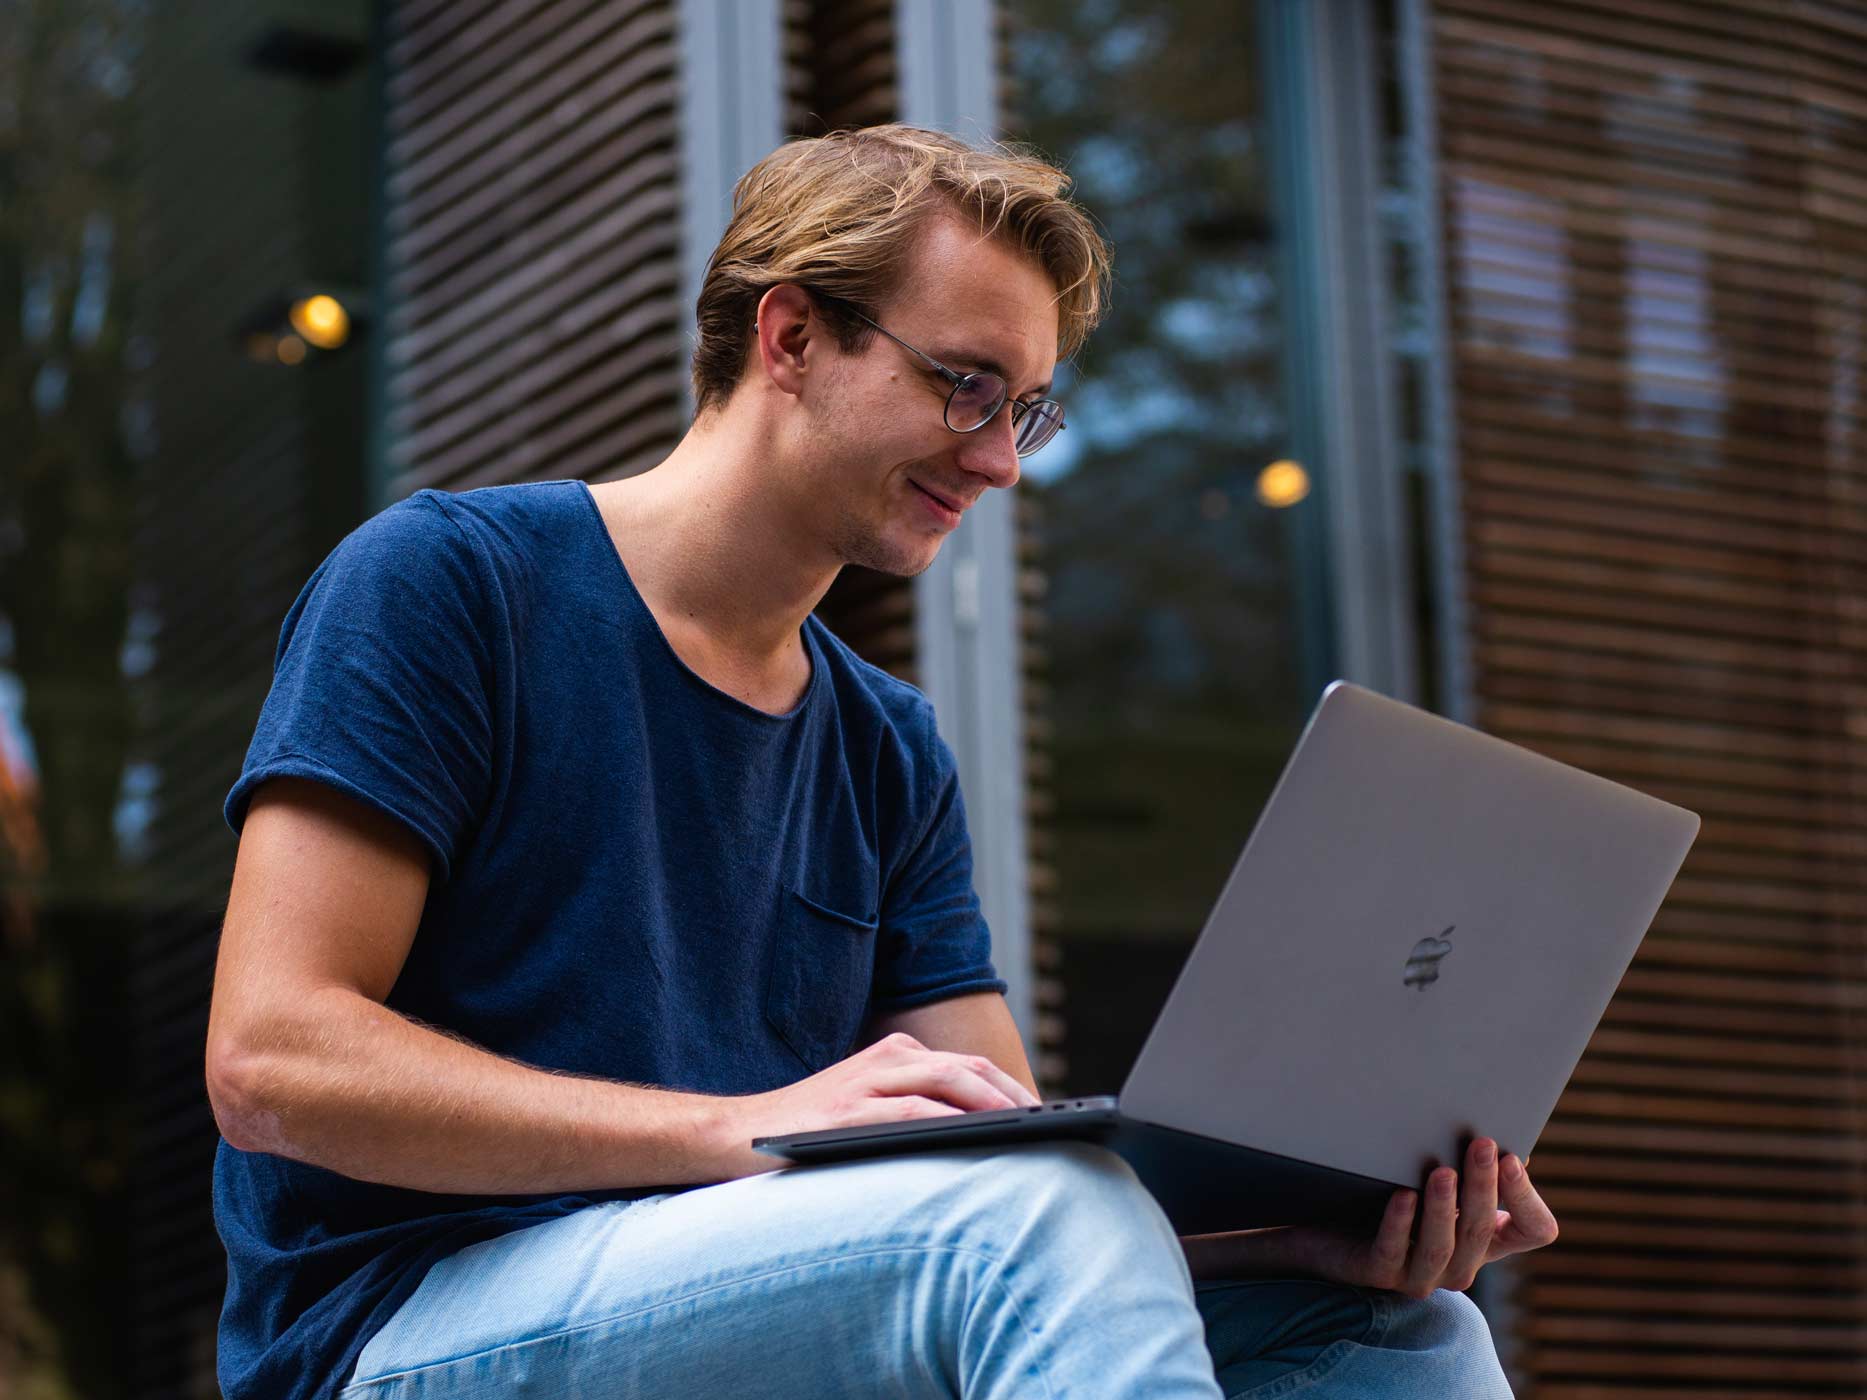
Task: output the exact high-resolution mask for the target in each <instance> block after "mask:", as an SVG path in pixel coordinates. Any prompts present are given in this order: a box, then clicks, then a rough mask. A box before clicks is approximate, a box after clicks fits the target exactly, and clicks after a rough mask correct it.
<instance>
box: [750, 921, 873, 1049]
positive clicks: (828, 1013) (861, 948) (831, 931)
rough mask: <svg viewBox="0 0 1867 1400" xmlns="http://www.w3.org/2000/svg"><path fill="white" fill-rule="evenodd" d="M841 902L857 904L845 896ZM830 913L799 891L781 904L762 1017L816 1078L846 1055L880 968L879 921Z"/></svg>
mask: <svg viewBox="0 0 1867 1400" xmlns="http://www.w3.org/2000/svg"><path fill="white" fill-rule="evenodd" d="M838 902H839V903H853V901H851V900H850V899H849V896H847V895H844V896H842V897H841V898H840V899H839V900H838ZM866 913H867V911H866V910H865V911H863V912H862V913H851V912H844V911H843V910H840V909H836V908H832V907H831V906H830V904H828V903H826V902H825V901H823V900H819V899H813V898H811V897H810V896H808V895H806V894H804V893H803V892H802V891H800V890H797V889H795V888H790V889H786V890H785V891H784V894H783V896H782V898H781V899H780V901H779V905H778V913H777V927H776V928H775V929H774V930H773V934H774V937H773V939H772V958H771V972H770V975H769V976H768V977H767V979H766V983H765V1019H766V1020H767V1021H769V1022H770V1023H771V1026H772V1029H773V1030H775V1031H777V1033H778V1036H779V1038H780V1039H781V1040H783V1041H784V1043H785V1044H786V1045H787V1046H789V1047H790V1049H791V1053H792V1054H794V1055H796V1056H797V1058H798V1059H799V1060H800V1061H802V1063H803V1065H804V1067H805V1068H806V1069H807V1070H809V1071H810V1072H811V1073H813V1074H814V1073H816V1072H817V1071H818V1070H820V1069H824V1068H826V1067H827V1066H829V1065H832V1064H835V1063H836V1062H837V1061H838V1060H841V1059H845V1058H847V1057H848V1055H849V1053H850V1050H851V1048H852V1046H853V1044H854V1041H855V1038H856V1035H857V1033H858V1032H859V1031H860V1030H861V1029H862V1017H863V1013H864V1012H865V1011H866V1010H867V1009H868V1001H869V983H870V979H871V978H872V977H873V975H874V969H875V936H876V927H877V924H878V919H877V918H876V917H875V916H873V915H870V916H868V917H864V916H863V915H864V914H866Z"/></svg>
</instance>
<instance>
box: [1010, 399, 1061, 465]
mask: <svg viewBox="0 0 1867 1400" xmlns="http://www.w3.org/2000/svg"><path fill="white" fill-rule="evenodd" d="M1062 426H1063V405H1062V404H1060V403H1058V402H1057V401H1056V400H1055V399H1039V400H1038V401H1037V402H1036V403H1034V404H1032V405H1031V406H1030V407H1029V408H1027V409H1026V410H1025V411H1024V416H1023V417H1022V418H1020V419H1019V420H1018V436H1017V448H1018V455H1019V456H1020V457H1029V456H1030V455H1031V454H1032V453H1033V452H1035V451H1037V449H1038V448H1040V447H1042V446H1043V445H1044V444H1045V443H1047V442H1049V441H1050V440H1051V439H1052V438H1053V437H1055V436H1056V435H1057V429H1059V428H1061V427H1062Z"/></svg>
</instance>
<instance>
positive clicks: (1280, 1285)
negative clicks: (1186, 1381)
mask: <svg viewBox="0 0 1867 1400" xmlns="http://www.w3.org/2000/svg"><path fill="white" fill-rule="evenodd" d="M1195 1301H1196V1302H1197V1303H1198V1306H1199V1311H1200V1316H1201V1318H1202V1319H1203V1321H1204V1322H1205V1325H1206V1346H1207V1349H1208V1350H1209V1351H1210V1352H1211V1354H1212V1360H1213V1370H1214V1372H1215V1373H1216V1375H1217V1377H1218V1381H1219V1388H1220V1390H1221V1391H1223V1393H1224V1394H1225V1395H1226V1396H1227V1397H1228V1400H1278V1398H1279V1397H1283V1396H1305V1397H1307V1396H1309V1395H1316V1396H1318V1397H1320V1396H1324V1395H1327V1396H1330V1397H1331V1400H1376V1398H1377V1397H1378V1400H1413V1398H1414V1397H1419V1400H1443V1397H1446V1396H1453V1395H1456V1396H1459V1397H1460V1398H1461V1400H1509V1397H1510V1393H1511V1391H1510V1385H1509V1383H1508V1382H1507V1381H1506V1379H1505V1377H1504V1373H1503V1370H1502V1368H1501V1367H1500V1366H1499V1365H1498V1359H1497V1352H1496V1349H1495V1348H1494V1347H1493V1346H1492V1343H1491V1332H1490V1328H1489V1327H1488V1325H1487V1324H1486V1322H1485V1319H1484V1315H1483V1314H1482V1313H1480V1312H1479V1310H1478V1308H1477V1306H1476V1305H1475V1304H1474V1303H1473V1302H1472V1300H1471V1299H1470V1298H1468V1297H1466V1296H1465V1295H1464V1294H1463V1293H1452V1292H1448V1291H1446V1290H1445V1289H1440V1290H1438V1291H1437V1292H1435V1293H1434V1294H1433V1295H1432V1296H1431V1297H1429V1298H1425V1299H1413V1298H1408V1297H1405V1296H1404V1295H1402V1294H1399V1293H1390V1292H1387V1291H1385V1290H1381V1289H1363V1288H1352V1287H1349V1286H1347V1285H1344V1284H1333V1283H1324V1282H1322V1281H1320V1280H1316V1279H1251V1280H1237V1281H1233V1280H1227V1281H1223V1282H1213V1283H1207V1284H1202V1285H1201V1286H1200V1287H1199V1289H1198V1291H1197V1293H1196V1295H1195Z"/></svg>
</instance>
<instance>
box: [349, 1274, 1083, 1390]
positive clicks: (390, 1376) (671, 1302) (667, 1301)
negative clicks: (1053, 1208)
mask: <svg viewBox="0 0 1867 1400" xmlns="http://www.w3.org/2000/svg"><path fill="white" fill-rule="evenodd" d="M890 1254H961V1255H968V1256H971V1257H974V1258H978V1259H983V1260H985V1261H986V1262H987V1263H989V1264H992V1265H994V1266H996V1267H995V1268H994V1269H993V1271H992V1273H991V1274H989V1275H988V1276H987V1278H988V1281H992V1280H996V1279H997V1275H998V1274H999V1273H1001V1272H1002V1271H1003V1268H1004V1265H1005V1260H1004V1259H1003V1258H1002V1257H1001V1256H999V1255H996V1254H992V1253H990V1252H989V1251H986V1250H981V1249H969V1248H966V1247H965V1246H963V1245H935V1244H899V1245H889V1246H885V1247H877V1248H873V1249H863V1250H856V1251H852V1252H850V1253H847V1254H839V1255H837V1256H836V1257H834V1258H831V1259H808V1260H804V1261H802V1262H800V1263H796V1264H786V1265H783V1266H781V1267H778V1268H772V1269H767V1270H765V1271H764V1272H763V1273H757V1274H746V1275H744V1276H742V1277H739V1278H735V1279H731V1280H729V1281H727V1282H724V1283H714V1284H708V1285H706V1286H704V1287H701V1288H695V1289H692V1290H690V1291H688V1292H686V1293H682V1294H680V1295H678V1296H676V1297H673V1298H663V1299H661V1300H660V1301H658V1302H655V1303H652V1304H649V1305H648V1306H646V1307H641V1308H634V1309H631V1310H630V1311H627V1312H619V1313H613V1314H611V1315H610V1316H608V1317H604V1318H599V1319H597V1320H595V1321H593V1322H585V1323H580V1324H578V1325H577V1326H575V1327H561V1328H559V1329H557V1330H556V1331H554V1332H545V1333H541V1334H540V1335H538V1336H536V1337H527V1338H526V1339H525V1340H524V1341H522V1342H502V1343H501V1344H500V1345H498V1346H495V1347H485V1348H483V1349H481V1350H479V1351H470V1352H463V1353H461V1354H460V1355H459V1356H450V1357H447V1358H445V1359H443V1360H438V1361H428V1362H424V1363H422V1364H421V1365H419V1366H409V1367H405V1368H403V1369H402V1370H399V1371H389V1372H385V1373H384V1374H383V1375H380V1376H371V1377H369V1379H367V1380H356V1379H353V1380H351V1381H350V1382H348V1383H347V1384H346V1385H345V1386H344V1388H343V1390H342V1391H341V1392H340V1400H341V1397H342V1396H347V1395H350V1394H352V1393H355V1394H359V1395H360V1394H362V1393H363V1392H364V1389H365V1387H369V1386H379V1385H382V1384H384V1383H385V1382H388V1381H397V1380H404V1379H406V1378H408V1377H410V1376H418V1375H421V1374H423V1373H424V1372H427V1371H436V1370H439V1369H440V1368H441V1367H443V1366H457V1365H459V1364H460V1363H461V1362H463V1361H473V1360H477V1359H478V1358H480V1357H485V1356H497V1355H499V1354H500V1353H501V1352H509V1351H520V1350H523V1349H524V1348H526V1347H532V1346H537V1345H539V1344H540V1343H542V1342H550V1341H556V1340H558V1339H560V1338H563V1337H571V1336H575V1335H576V1334H577V1333H579V1332H588V1331H591V1330H593V1329H595V1328H598V1327H611V1326H614V1325H616V1324H617V1323H621V1322H627V1321H629V1320H630V1319H632V1318H637V1317H642V1316H645V1315H647V1314H649V1313H653V1312H658V1311H660V1310H661V1309H663V1308H668V1307H673V1306H675V1305H676V1304H679V1303H688V1302H692V1301H694V1300H695V1299H696V1298H704V1297H706V1296H707V1295H708V1294H709V1293H718V1292H721V1291H722V1290H724V1289H728V1288H738V1287H740V1286H742V1285H745V1284H749V1283H758V1282H760V1281H761V1280H765V1279H772V1278H779V1277H782V1276H783V1275H785V1274H792V1273H801V1272H804V1271H805V1270H809V1269H820V1268H829V1267H834V1266H835V1265H838V1264H842V1263H845V1262H848V1261H851V1260H855V1259H867V1258H873V1257H876V1256H880V1255H890ZM999 1286H1000V1287H1002V1288H1004V1290H1005V1294H1006V1297H1007V1298H1008V1299H1009V1301H1010V1303H1011V1310H1012V1315H1013V1316H1014V1317H1015V1318H1016V1319H1017V1321H1018V1325H1019V1326H1020V1327H1022V1328H1023V1329H1024V1331H1025V1333H1026V1334H1027V1335H1033V1336H1034V1335H1035V1334H1034V1333H1032V1331H1031V1326H1030V1324H1029V1323H1028V1322H1026V1321H1025V1319H1024V1313H1023V1310H1022V1309H1021V1308H1019V1306H1018V1300H1017V1296H1016V1294H1014V1293H1013V1292H1012V1291H1011V1288H1010V1286H1009V1285H1008V1284H1005V1283H1003V1282H1002V1281H1000V1282H999ZM968 1317H970V1313H968ZM1038 1379H1039V1380H1041V1381H1042V1382H1043V1384H1044V1392H1045V1394H1046V1395H1054V1394H1055V1393H1056V1392H1055V1391H1054V1390H1052V1389H1051V1386H1050V1380H1049V1377H1048V1376H1044V1375H1040V1376H1039V1377H1038Z"/></svg>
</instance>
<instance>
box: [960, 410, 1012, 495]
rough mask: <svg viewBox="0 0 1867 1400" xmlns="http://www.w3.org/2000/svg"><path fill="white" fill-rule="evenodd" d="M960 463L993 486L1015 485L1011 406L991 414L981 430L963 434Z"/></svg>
mask: <svg viewBox="0 0 1867 1400" xmlns="http://www.w3.org/2000/svg"><path fill="white" fill-rule="evenodd" d="M959 462H960V465H961V466H962V467H964V468H965V469H966V470H967V471H971V472H977V473H978V474H979V475H980V476H982V477H984V478H985V479H986V480H987V481H989V482H990V483H991V484H992V485H994V486H1016V485H1017V484H1018V472H1019V468H1018V447H1017V429H1016V428H1015V427H1013V426H1012V422H1011V405H1010V404H1006V405H1005V406H1004V407H1003V408H1001V409H999V411H998V412H997V413H995V414H993V415H992V421H991V422H990V423H987V424H986V425H985V426H984V427H983V428H980V429H979V430H978V431H977V432H971V433H967V434H966V436H965V440H964V444H963V445H962V446H961V448H960V454H959Z"/></svg>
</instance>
